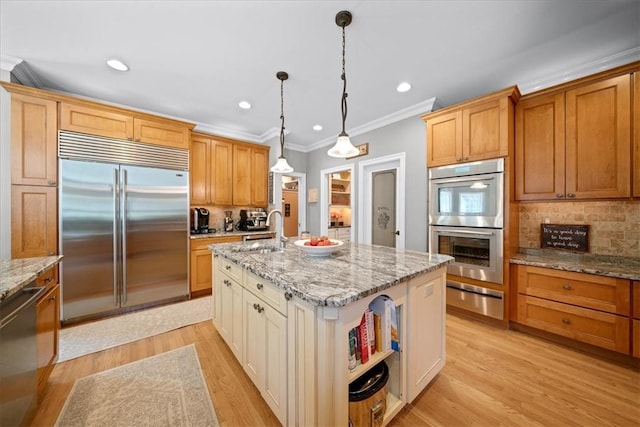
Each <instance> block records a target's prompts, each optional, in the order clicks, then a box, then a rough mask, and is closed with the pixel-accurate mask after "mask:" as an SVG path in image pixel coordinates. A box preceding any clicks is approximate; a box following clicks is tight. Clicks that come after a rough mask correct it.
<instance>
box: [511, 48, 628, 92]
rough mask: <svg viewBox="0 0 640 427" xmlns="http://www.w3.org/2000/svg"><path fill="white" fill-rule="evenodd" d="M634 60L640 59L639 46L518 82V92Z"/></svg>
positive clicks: (538, 88) (567, 80)
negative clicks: (554, 72) (558, 71)
mask: <svg viewBox="0 0 640 427" xmlns="http://www.w3.org/2000/svg"><path fill="white" fill-rule="evenodd" d="M635 61H640V46H636V47H634V48H633V49H628V50H625V51H622V52H619V53H616V54H613V55H610V56H607V57H605V58H601V59H597V60H595V61H591V62H587V63H585V64H582V65H578V66H576V67H573V68H571V69H569V70H567V71H564V72H562V73H559V74H554V75H551V76H546V77H542V78H540V79H538V80H532V81H530V82H524V83H518V88H519V89H520V93H521V94H523V95H524V94H527V93H531V92H537V91H539V90H542V89H546V88H548V87H552V86H556V85H559V84H562V83H566V82H569V81H572V80H576V79H579V78H581V77H586V76H590V75H591V74H596V73H599V72H601V71H605V70H609V69H611V68H615V67H619V66H621V65H625V64H629V63H631V62H635Z"/></svg>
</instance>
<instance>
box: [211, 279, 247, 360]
mask: <svg viewBox="0 0 640 427" xmlns="http://www.w3.org/2000/svg"><path fill="white" fill-rule="evenodd" d="M215 277H216V290H217V291H218V292H217V295H216V296H215V297H214V298H218V299H219V307H220V310H219V313H220V315H219V316H217V314H216V316H215V317H217V319H218V325H217V327H218V332H220V335H221V336H222V338H223V339H224V340H225V341H226V343H227V345H228V346H229V348H230V349H231V351H232V352H233V354H234V355H235V356H236V358H237V359H238V360H242V338H243V337H242V286H241V285H240V284H238V283H237V282H236V281H235V280H233V279H231V278H229V276H227V275H226V274H224V273H222V272H220V273H219V274H216V276H215ZM214 304H215V303H214Z"/></svg>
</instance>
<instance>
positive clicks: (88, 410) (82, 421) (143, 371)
mask: <svg viewBox="0 0 640 427" xmlns="http://www.w3.org/2000/svg"><path fill="white" fill-rule="evenodd" d="M55 425H56V427H73V426H83V427H85V426H109V427H113V426H123V427H124V426H127V427H129V426H135V427H144V426H154V427H155V426H171V427H174V426H175V427H178V426H217V425H218V418H217V417H216V413H215V410H214V408H213V404H212V403H211V397H210V396H209V391H208V390H207V385H206V382H205V379H204V376H203V374H202V369H201V367H200V362H199V360H198V353H197V352H196V348H195V346H194V345H193V344H191V345H188V346H185V347H180V348H178V349H176V350H172V351H168V352H166V353H161V354H158V355H155V356H152V357H148V358H146V359H142V360H139V361H137V362H133V363H129V364H127V365H123V366H119V367H117V368H113V369H109V370H108V371H103V372H99V373H97V374H93V375H89V376H88V377H84V378H81V379H79V380H77V381H76V382H75V384H74V385H73V388H72V389H71V393H69V396H68V397H67V401H66V402H65V404H64V407H63V408H62V411H61V412H60V415H59V416H58V420H57V421H56V424H55Z"/></svg>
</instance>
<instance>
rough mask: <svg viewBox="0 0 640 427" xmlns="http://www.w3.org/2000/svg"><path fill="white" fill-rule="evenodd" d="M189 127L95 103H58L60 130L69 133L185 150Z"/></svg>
mask: <svg viewBox="0 0 640 427" xmlns="http://www.w3.org/2000/svg"><path fill="white" fill-rule="evenodd" d="M192 127H193V126H192V125H190V124H187V123H182V122H179V121H176V120H171V119H163V118H160V117H153V116H147V115H137V114H135V112H133V111H128V110H122V109H116V108H113V107H107V106H104V107H103V106H99V105H97V104H90V105H86V104H80V103H77V104H76V103H71V102H61V103H60V129H63V130H68V131H72V132H79V133H85V134H89V135H98V136H104V137H108V138H118V139H126V140H129V141H135V142H141V143H145V144H155V145H164V146H169V147H176V148H184V149H188V148H189V138H190V132H191V128H192Z"/></svg>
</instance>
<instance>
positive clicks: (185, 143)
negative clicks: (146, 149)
mask: <svg viewBox="0 0 640 427" xmlns="http://www.w3.org/2000/svg"><path fill="white" fill-rule="evenodd" d="M189 132H190V129H189V127H188V126H186V125H184V126H181V125H179V124H177V123H174V122H170V121H168V120H167V121H165V120H149V119H140V118H137V117H136V118H134V119H133V135H134V140H135V141H136V142H143V143H145V144H155V145H164V146H167V147H174V148H183V149H185V150H188V149H189Z"/></svg>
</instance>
